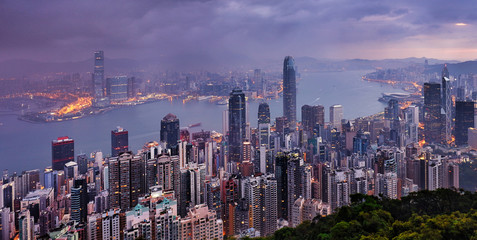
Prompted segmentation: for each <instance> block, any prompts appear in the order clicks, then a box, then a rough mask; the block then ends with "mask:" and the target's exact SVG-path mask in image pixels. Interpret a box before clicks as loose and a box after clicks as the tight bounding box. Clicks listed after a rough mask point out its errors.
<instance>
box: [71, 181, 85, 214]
mask: <svg viewBox="0 0 477 240" xmlns="http://www.w3.org/2000/svg"><path fill="white" fill-rule="evenodd" d="M87 190H88V185H87V183H86V179H75V180H74V186H73V187H72V188H71V220H73V221H76V222H78V223H86V217H87V213H88V209H87V206H88V192H87Z"/></svg>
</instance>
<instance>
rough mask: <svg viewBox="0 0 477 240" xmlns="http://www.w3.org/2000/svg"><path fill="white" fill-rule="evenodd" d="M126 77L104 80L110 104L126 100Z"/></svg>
mask: <svg viewBox="0 0 477 240" xmlns="http://www.w3.org/2000/svg"><path fill="white" fill-rule="evenodd" d="M128 81H129V80H128V77H126V76H117V77H112V78H108V79H106V83H107V84H106V85H107V87H106V93H107V96H108V97H109V100H110V101H111V102H122V101H126V100H128Z"/></svg>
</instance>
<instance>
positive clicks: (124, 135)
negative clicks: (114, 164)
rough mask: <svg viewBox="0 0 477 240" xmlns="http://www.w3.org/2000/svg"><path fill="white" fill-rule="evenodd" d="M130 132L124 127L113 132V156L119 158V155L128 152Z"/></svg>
mask: <svg viewBox="0 0 477 240" xmlns="http://www.w3.org/2000/svg"><path fill="white" fill-rule="evenodd" d="M128 136H129V135H128V131H127V130H126V129H124V128H122V127H117V129H115V130H113V131H111V156H112V157H117V156H118V155H119V153H122V152H127V151H128V148H129V137H128Z"/></svg>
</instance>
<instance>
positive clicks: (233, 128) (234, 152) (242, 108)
mask: <svg viewBox="0 0 477 240" xmlns="http://www.w3.org/2000/svg"><path fill="white" fill-rule="evenodd" d="M246 126H247V123H246V99H245V94H244V93H243V92H242V90H239V89H234V90H233V91H232V92H231V93H230V98H229V138H228V141H229V161H231V162H240V158H241V148H242V142H243V140H244V139H245V138H246Z"/></svg>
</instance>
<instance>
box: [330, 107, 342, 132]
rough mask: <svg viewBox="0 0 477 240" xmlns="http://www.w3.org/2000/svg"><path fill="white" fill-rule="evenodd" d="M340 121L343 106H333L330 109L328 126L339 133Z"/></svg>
mask: <svg viewBox="0 0 477 240" xmlns="http://www.w3.org/2000/svg"><path fill="white" fill-rule="evenodd" d="M341 119H343V106H341V105H338V104H336V105H333V106H331V107H330V124H331V127H332V128H336V129H337V130H338V132H341Z"/></svg>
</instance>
